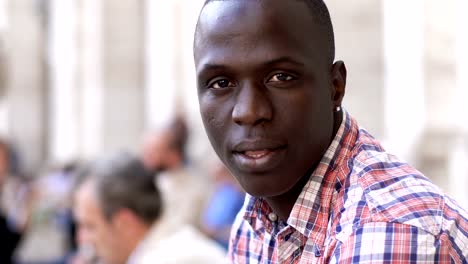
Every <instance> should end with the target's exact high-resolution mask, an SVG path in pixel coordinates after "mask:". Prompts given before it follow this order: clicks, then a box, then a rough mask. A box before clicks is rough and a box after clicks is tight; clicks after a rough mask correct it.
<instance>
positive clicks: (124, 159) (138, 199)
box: [86, 153, 162, 224]
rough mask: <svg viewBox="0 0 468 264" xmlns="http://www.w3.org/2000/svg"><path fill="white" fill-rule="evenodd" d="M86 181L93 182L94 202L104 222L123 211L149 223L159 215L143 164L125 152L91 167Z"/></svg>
mask: <svg viewBox="0 0 468 264" xmlns="http://www.w3.org/2000/svg"><path fill="white" fill-rule="evenodd" d="M86 174H87V176H86V179H90V180H93V181H94V183H95V190H96V196H97V200H98V203H99V205H100V208H101V210H102V212H103V214H104V217H105V218H106V219H107V220H110V219H111V218H112V216H113V215H114V214H115V213H116V212H117V211H118V210H120V209H123V208H126V209H129V210H131V211H132V212H133V213H135V214H136V215H137V216H138V217H140V218H141V219H142V220H143V221H144V222H146V223H148V224H151V223H152V222H154V221H155V220H157V219H158V218H159V217H160V216H161V213H162V198H161V195H160V192H159V190H158V188H157V186H156V184H155V181H154V175H152V174H150V173H149V172H148V171H147V170H146V169H145V168H144V166H143V163H142V162H141V161H140V160H139V159H138V158H136V157H134V156H133V155H131V154H128V153H119V154H117V155H115V156H112V157H110V158H108V159H103V160H100V161H97V162H96V163H94V164H92V165H91V166H90V167H89V169H88V170H87V172H86Z"/></svg>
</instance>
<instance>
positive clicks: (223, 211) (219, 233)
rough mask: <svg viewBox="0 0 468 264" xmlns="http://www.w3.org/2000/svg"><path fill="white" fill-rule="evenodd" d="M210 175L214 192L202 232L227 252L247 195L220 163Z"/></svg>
mask: <svg viewBox="0 0 468 264" xmlns="http://www.w3.org/2000/svg"><path fill="white" fill-rule="evenodd" d="M210 175H211V176H212V177H213V181H214V183H215V186H214V191H213V194H212V196H211V197H210V199H209V202H208V204H207V206H206V208H205V210H204V212H203V216H202V230H203V231H204V232H205V234H207V235H208V236H209V237H211V238H212V239H214V240H215V241H216V242H218V243H219V244H220V245H221V246H222V247H223V248H225V249H226V250H227V248H228V244H229V235H230V231H231V228H232V224H233V223H234V219H235V218H236V215H237V213H238V212H239V210H240V209H241V208H242V204H243V203H244V197H245V193H244V191H243V190H242V189H241V187H240V186H239V184H238V183H237V182H236V180H235V179H234V177H233V176H232V175H231V173H230V172H229V170H228V169H227V168H226V167H225V166H224V164H222V163H221V162H220V161H217V162H216V163H214V164H213V167H212V171H211V173H210Z"/></svg>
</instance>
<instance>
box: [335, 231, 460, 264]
mask: <svg viewBox="0 0 468 264" xmlns="http://www.w3.org/2000/svg"><path fill="white" fill-rule="evenodd" d="M330 263H340V264H346V263H396V264H398V263H401V264H403V263H467V260H466V258H465V257H464V256H463V253H461V252H457V249H456V248H454V246H453V245H452V244H451V242H450V238H449V237H448V236H447V235H444V234H441V235H438V236H437V237H436V236H434V235H433V234H431V233H428V232H426V231H424V230H421V229H420V228H418V227H414V226H410V225H405V224H400V223H380V222H377V223H367V224H364V225H362V226H361V227H359V228H358V229H357V230H355V232H353V233H352V234H351V235H350V236H349V237H348V238H347V239H345V240H344V241H341V242H339V244H338V245H337V247H336V248H335V251H334V253H333V254H332V256H331V259H330Z"/></svg>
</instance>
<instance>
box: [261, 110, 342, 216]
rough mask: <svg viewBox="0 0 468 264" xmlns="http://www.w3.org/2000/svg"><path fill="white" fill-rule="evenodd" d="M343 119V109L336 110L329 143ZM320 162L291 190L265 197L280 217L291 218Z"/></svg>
mask: <svg viewBox="0 0 468 264" xmlns="http://www.w3.org/2000/svg"><path fill="white" fill-rule="evenodd" d="M342 121H343V111H340V112H335V113H334V120H333V134H332V137H331V140H330V143H329V145H330V144H331V143H332V141H333V140H334V139H335V136H336V133H338V130H339V128H340V126H341V123H342ZM327 149H328V148H327ZM323 154H325V153H323ZM319 163H320V161H319V162H317V164H314V165H313V166H312V167H311V169H309V170H308V171H307V172H306V174H305V175H304V176H303V177H302V178H301V179H300V180H299V182H298V183H297V184H296V185H295V186H294V187H293V189H291V190H290V191H288V192H286V193H284V194H282V195H279V196H275V197H267V198H265V200H266V201H267V203H268V205H269V206H270V207H271V209H272V210H273V212H275V213H276V214H277V215H278V217H279V219H281V220H283V221H286V220H287V219H288V218H289V215H290V214H291V211H292V209H293V208H294V205H295V204H296V201H297V199H298V198H299V195H301V193H302V190H303V188H304V186H305V185H306V184H307V182H308V181H309V179H310V176H311V174H312V173H313V172H314V171H315V168H316V167H317V165H318V164H319Z"/></svg>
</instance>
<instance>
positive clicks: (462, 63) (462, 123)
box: [449, 0, 468, 208]
mask: <svg viewBox="0 0 468 264" xmlns="http://www.w3.org/2000/svg"><path fill="white" fill-rule="evenodd" d="M455 10H456V15H455V17H456V22H455V25H456V26H455V29H456V32H455V34H456V37H455V38H456V43H455V58H456V76H457V77H456V78H457V79H456V92H455V95H456V96H455V109H454V112H453V115H454V116H455V118H456V120H457V121H456V127H457V130H458V137H457V140H456V141H455V144H454V147H453V149H452V151H451V155H450V157H449V161H450V165H449V168H450V170H449V179H450V192H451V193H452V194H453V196H454V197H455V198H456V199H457V200H458V201H459V202H460V203H461V206H463V207H464V208H468V192H467V190H466V186H468V122H466V120H467V117H468V108H467V107H466V101H465V100H466V98H468V50H467V48H466V47H468V34H466V25H468V16H467V15H466V13H465V12H466V10H468V2H467V1H465V0H457V1H456V9H455Z"/></svg>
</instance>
